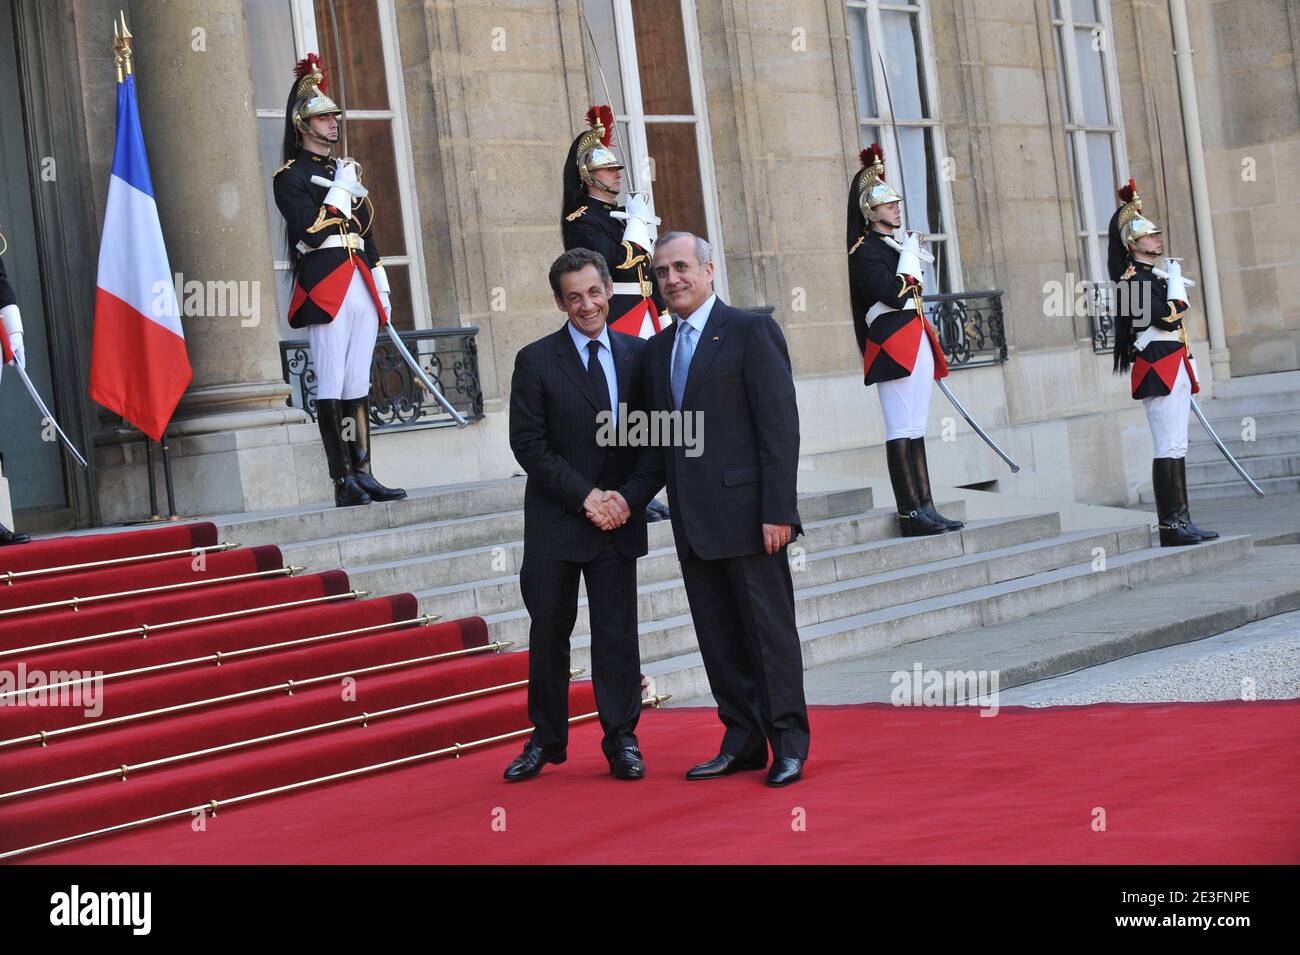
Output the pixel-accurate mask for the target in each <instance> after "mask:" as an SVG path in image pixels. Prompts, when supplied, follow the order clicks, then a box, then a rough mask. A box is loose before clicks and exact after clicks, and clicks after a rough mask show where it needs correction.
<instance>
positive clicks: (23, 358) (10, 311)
mask: <svg viewBox="0 0 1300 955" xmlns="http://www.w3.org/2000/svg"><path fill="white" fill-rule="evenodd" d="M0 321H3V322H4V327H5V334H6V335H8V336H9V347H10V348H12V349H13V352H14V361H16V362H18V366H19V367H20V368H22V369H24V370H26V368H27V352H26V349H24V348H23V316H22V313H21V312H19V311H18V306H17V305H6V306H5V307H4V308H0Z"/></svg>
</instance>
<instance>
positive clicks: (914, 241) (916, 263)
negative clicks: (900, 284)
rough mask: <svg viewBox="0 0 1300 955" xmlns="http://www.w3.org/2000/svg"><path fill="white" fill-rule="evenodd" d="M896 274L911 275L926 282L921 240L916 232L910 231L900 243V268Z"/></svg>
mask: <svg viewBox="0 0 1300 955" xmlns="http://www.w3.org/2000/svg"><path fill="white" fill-rule="evenodd" d="M894 274H895V275H910V276H912V278H914V279H916V281H917V283H918V284H920V285H922V286H924V284H925V281H924V280H925V267H924V266H923V265H922V264H921V241H920V239H919V238H918V237H917V235H916V233H915V232H909V233H907V235H905V236H904V237H903V241H902V242H900V243H899V253H898V268H897V269H895V270H894Z"/></svg>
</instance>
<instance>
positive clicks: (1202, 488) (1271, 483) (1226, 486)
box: [1138, 462, 1300, 524]
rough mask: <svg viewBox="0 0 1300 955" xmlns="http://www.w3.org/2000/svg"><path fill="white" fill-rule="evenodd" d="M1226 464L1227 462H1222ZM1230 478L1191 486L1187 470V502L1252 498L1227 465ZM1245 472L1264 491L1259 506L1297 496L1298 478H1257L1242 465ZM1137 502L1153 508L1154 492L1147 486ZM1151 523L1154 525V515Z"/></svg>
mask: <svg viewBox="0 0 1300 955" xmlns="http://www.w3.org/2000/svg"><path fill="white" fill-rule="evenodd" d="M1224 463H1225V464H1227V462H1224ZM1227 466H1228V468H1229V472H1228V473H1230V474H1231V475H1232V477H1231V478H1230V479H1228V480H1225V481H1216V482H1215V483H1213V484H1192V483H1191V480H1190V477H1191V475H1190V471H1191V469H1190V468H1189V469H1188V472H1189V474H1188V478H1189V480H1188V484H1187V500H1188V501H1211V500H1217V499H1220V498H1225V497H1254V496H1255V492H1254V491H1253V490H1251V488H1250V485H1249V484H1247V483H1246V482H1245V481H1243V480H1242V479H1241V476H1240V475H1238V474H1237V472H1236V471H1232V470H1231V467H1232V466H1231V465H1227ZM1243 466H1244V467H1245V468H1246V472H1247V473H1248V474H1250V476H1251V477H1254V478H1255V483H1256V484H1258V485H1259V486H1260V488H1262V489H1263V491H1264V497H1262V498H1260V504H1261V505H1262V506H1266V503H1265V502H1266V501H1267V500H1268V498H1269V497H1270V496H1271V495H1274V494H1297V493H1300V476H1296V475H1289V476H1287V477H1274V478H1259V477H1255V475H1254V473H1252V468H1251V466H1250V465H1249V464H1243ZM1138 501H1139V502H1140V503H1142V504H1146V505H1149V506H1150V507H1152V508H1154V507H1155V501H1156V498H1155V491H1154V490H1153V489H1152V488H1151V485H1150V484H1148V485H1146V486H1145V487H1143V488H1142V489H1141V490H1140V491H1139V492H1138ZM1192 520H1193V522H1195V521H1196V510H1195V508H1193V509H1192ZM1151 522H1152V523H1153V524H1154V523H1155V517H1154V515H1153V516H1152V518H1151Z"/></svg>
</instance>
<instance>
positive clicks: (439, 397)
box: [384, 323, 469, 428]
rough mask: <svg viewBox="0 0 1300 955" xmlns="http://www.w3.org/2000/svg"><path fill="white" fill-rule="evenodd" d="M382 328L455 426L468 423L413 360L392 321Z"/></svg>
mask: <svg viewBox="0 0 1300 955" xmlns="http://www.w3.org/2000/svg"><path fill="white" fill-rule="evenodd" d="M384 328H386V329H387V330H388V338H389V340H390V341H391V342H392V343H393V347H395V348H396V349H397V351H398V354H400V355H401V356H402V358H404V359H405V360H406V364H407V365H409V366H410V368H411V373H412V374H413V375H415V378H416V380H417V381H418V382H419V383H420V384H421V385H423V386H424V390H425V391H427V392H428V393H429V394H431V395H433V398H434V400H435V401H437V402H438V404H440V405H442V408H443V410H444V411H446V412H447V413H448V414H449V415H451V417H452V419H453V420H454V421H455V422H456V427H458V428H463V427H465V426H466V425H467V424H469V422H468V421H466V420H465V418H464V416H463V415H462V414H461V413H460V412H459V411H457V410H456V409H455V407H453V406H452V403H451V402H450V401H448V400H447V396H446V395H444V394H443V393H442V390H441V389H440V388H439V387H438V386H437V385H435V384H434V383H433V382H432V381H430V380H429V376H428V375H426V374H425V373H424V369H423V368H421V367H420V365H419V363H418V362H417V361H416V360H415V357H414V356H413V355H412V354H411V353H410V352H409V351H407V350H406V343H405V342H404V341H402V336H400V335H398V334H397V329H395V328H393V326H392V323H387V324H385V325H384Z"/></svg>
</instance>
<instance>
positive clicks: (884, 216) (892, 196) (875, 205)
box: [847, 143, 963, 537]
mask: <svg viewBox="0 0 1300 955" xmlns="http://www.w3.org/2000/svg"><path fill="white" fill-rule="evenodd" d="M859 158H860V159H861V161H862V168H861V169H860V170H858V172H857V174H856V175H854V177H853V180H852V181H851V182H850V184H849V207H848V235H847V242H848V250H849V291H850V301H851V303H852V307H853V330H854V331H855V332H856V333H857V337H858V350H859V351H860V352H862V362H863V369H864V372H865V378H864V380H865V383H866V384H868V385H878V386H879V392H880V407H881V410H882V411H883V412H884V417H885V459H886V462H887V464H888V466H889V481H890V484H891V485H892V486H893V489H894V498H895V500H896V501H897V504H898V522H899V526H900V528H901V531H902V534H903V536H904V537H919V536H922V535H926V534H941V533H943V532H944V531H948V530H956V529H957V528H959V527H962V526H963V525H962V522H961V521H954V520H949V519H948V518H946V517H944V516H943V515H942V514H940V513H939V512H938V511H937V510H935V507H934V500H933V498H932V497H931V493H930V474H929V470H928V468H927V464H926V458H925V429H926V421H927V419H928V418H929V415H930V393H931V391H932V389H933V384H932V383H933V382H934V381H935V380H937V379H940V378H944V377H946V376H947V374H948V363H947V361H946V360H945V359H944V357H943V349H942V348H941V347H940V345H939V338H938V336H937V335H936V334H935V332H934V329H933V327H931V325H930V322H929V320H928V319H927V318H926V317H925V313H924V310H923V308H922V305H921V290H922V288H923V287H924V282H925V273H924V268H925V267H924V264H923V262H925V261H931V262H932V261H934V259H933V256H931V255H930V254H929V253H928V252H924V251H922V249H921V248H920V238H919V236H918V235H917V234H916V233H915V232H908V233H905V234H904V235H903V237H902V240H901V241H899V240H897V239H895V237H894V235H895V230H897V229H898V228H899V227H900V226H901V224H902V212H901V210H900V208H899V207H900V204H901V203H902V201H903V197H902V196H900V195H899V194H898V193H897V192H895V191H894V188H893V187H892V186H891V185H890V184H889V183H887V182H885V161H884V154H883V153H882V151H881V149H880V147H879V146H878V145H877V144H875V143H872V144H871V146H870V148H868V149H864V150H862V152H861V153H860V154H859Z"/></svg>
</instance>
